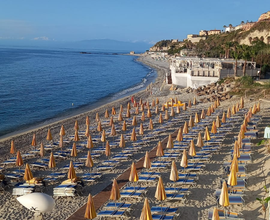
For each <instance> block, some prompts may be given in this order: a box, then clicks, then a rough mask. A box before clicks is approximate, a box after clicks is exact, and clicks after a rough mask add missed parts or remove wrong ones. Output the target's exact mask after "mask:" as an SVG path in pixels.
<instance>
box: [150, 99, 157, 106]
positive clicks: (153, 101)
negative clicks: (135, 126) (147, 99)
mask: <svg viewBox="0 0 270 220" xmlns="http://www.w3.org/2000/svg"><path fill="white" fill-rule="evenodd" d="M155 106H156V103H155V100H154V99H153V100H152V105H151V107H155Z"/></svg>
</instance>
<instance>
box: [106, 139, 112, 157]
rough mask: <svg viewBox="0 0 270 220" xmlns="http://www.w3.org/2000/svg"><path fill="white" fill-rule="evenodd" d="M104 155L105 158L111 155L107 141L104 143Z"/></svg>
mask: <svg viewBox="0 0 270 220" xmlns="http://www.w3.org/2000/svg"><path fill="white" fill-rule="evenodd" d="M105 155H106V157H109V156H110V155H111V147H110V144H109V141H107V142H106V149H105Z"/></svg>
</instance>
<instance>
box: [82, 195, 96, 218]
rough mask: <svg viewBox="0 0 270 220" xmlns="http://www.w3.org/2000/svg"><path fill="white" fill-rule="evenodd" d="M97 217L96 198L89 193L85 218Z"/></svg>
mask: <svg viewBox="0 0 270 220" xmlns="http://www.w3.org/2000/svg"><path fill="white" fill-rule="evenodd" d="M96 217H97V213H96V209H95V205H94V200H93V198H92V195H91V194H89V196H88V200H87V204H86V209H85V213H84V218H86V219H94V218H96Z"/></svg>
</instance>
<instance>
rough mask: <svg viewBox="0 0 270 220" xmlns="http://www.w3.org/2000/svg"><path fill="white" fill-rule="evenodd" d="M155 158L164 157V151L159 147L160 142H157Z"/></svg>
mask: <svg viewBox="0 0 270 220" xmlns="http://www.w3.org/2000/svg"><path fill="white" fill-rule="evenodd" d="M156 156H157V157H162V156H164V151H163V148H162V145H161V141H159V142H158V146H157V151H156Z"/></svg>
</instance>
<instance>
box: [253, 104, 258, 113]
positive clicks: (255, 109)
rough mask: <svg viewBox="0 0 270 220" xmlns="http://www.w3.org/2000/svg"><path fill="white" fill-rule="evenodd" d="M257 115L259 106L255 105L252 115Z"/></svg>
mask: <svg viewBox="0 0 270 220" xmlns="http://www.w3.org/2000/svg"><path fill="white" fill-rule="evenodd" d="M256 113H257V106H256V104H254V105H253V108H252V114H253V115H254V114H256Z"/></svg>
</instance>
